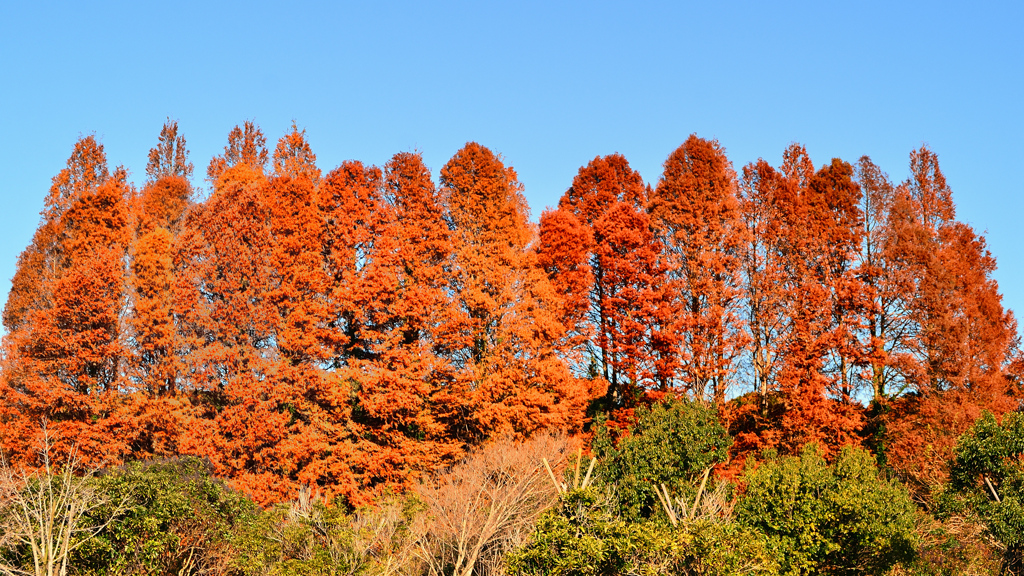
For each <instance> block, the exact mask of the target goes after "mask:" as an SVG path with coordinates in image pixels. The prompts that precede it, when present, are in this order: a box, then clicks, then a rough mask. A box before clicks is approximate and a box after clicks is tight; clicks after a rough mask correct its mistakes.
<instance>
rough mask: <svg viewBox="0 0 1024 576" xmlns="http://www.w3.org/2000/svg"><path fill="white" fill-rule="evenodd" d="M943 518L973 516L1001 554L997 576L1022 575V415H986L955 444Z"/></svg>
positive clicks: (1023, 572) (1023, 428)
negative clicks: (957, 515)
mask: <svg viewBox="0 0 1024 576" xmlns="http://www.w3.org/2000/svg"><path fill="white" fill-rule="evenodd" d="M940 506H941V509H942V512H943V514H945V515H947V516H949V515H954V514H959V513H963V512H970V513H973V514H976V515H977V516H978V517H979V518H980V519H981V521H982V522H983V523H984V525H985V527H986V529H987V532H988V534H989V535H990V536H991V537H992V538H994V539H995V540H997V541H998V542H999V544H1000V545H1001V547H1002V549H1003V558H1002V567H1001V569H1000V572H1001V573H1002V574H1024V414H1021V413H1019V412H1014V413H1009V414H1007V415H1005V416H1004V417H1003V423H1002V425H1000V424H999V423H998V422H997V421H996V418H995V416H993V415H992V413H990V412H985V413H984V414H983V415H982V416H981V418H979V419H978V421H977V422H976V423H975V424H974V426H973V427H972V428H971V429H970V430H968V431H967V433H965V434H964V435H963V436H961V437H960V439H959V441H958V442H957V447H956V456H955V457H954V460H953V462H952V464H951V466H950V484H949V489H948V490H947V491H946V493H944V494H943V496H942V497H941V498H940Z"/></svg>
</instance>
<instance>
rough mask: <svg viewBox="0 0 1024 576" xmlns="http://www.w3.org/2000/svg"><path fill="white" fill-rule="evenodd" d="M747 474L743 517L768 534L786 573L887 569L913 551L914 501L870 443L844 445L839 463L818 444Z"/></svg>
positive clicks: (790, 575)
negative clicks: (884, 472) (885, 470)
mask: <svg viewBox="0 0 1024 576" xmlns="http://www.w3.org/2000/svg"><path fill="white" fill-rule="evenodd" d="M744 479H745V481H746V483H747V488H746V492H745V494H744V495H743V498H742V499H741V500H740V502H739V504H738V505H737V508H736V515H737V520H738V521H739V522H740V523H741V524H743V525H745V526H747V527H749V528H751V529H754V530H758V531H761V532H762V533H764V534H765V535H766V536H767V537H768V541H769V547H770V548H771V550H772V553H773V555H774V556H775V557H776V558H778V559H779V560H780V562H781V573H782V574H783V575H785V576H796V575H805V574H835V575H856V574H885V573H886V571H888V570H889V569H890V568H892V567H893V566H895V565H897V564H901V563H908V562H910V561H912V560H913V558H914V549H915V544H916V539H917V537H916V534H915V530H914V522H915V507H914V504H913V502H912V501H911V500H910V497H909V495H908V494H907V491H906V489H905V488H904V487H902V486H901V485H899V484H898V483H896V482H893V481H888V480H884V479H882V478H881V477H880V476H879V473H878V470H877V468H876V467H875V463H874V458H873V457H872V456H871V454H869V453H868V452H866V451H864V450H861V449H857V448H844V449H843V450H842V451H841V452H840V453H839V456H838V458H837V459H836V462H835V464H834V465H833V466H829V465H828V464H827V463H826V462H825V459H824V458H822V456H821V455H820V454H819V453H818V451H817V450H816V449H815V448H813V447H807V448H805V449H804V451H803V452H802V453H801V455H800V456H798V457H787V458H779V457H775V456H769V458H768V459H767V460H766V461H765V462H764V463H762V464H761V465H760V466H759V467H758V468H757V469H755V470H751V471H748V472H747V474H746V475H745V478H744Z"/></svg>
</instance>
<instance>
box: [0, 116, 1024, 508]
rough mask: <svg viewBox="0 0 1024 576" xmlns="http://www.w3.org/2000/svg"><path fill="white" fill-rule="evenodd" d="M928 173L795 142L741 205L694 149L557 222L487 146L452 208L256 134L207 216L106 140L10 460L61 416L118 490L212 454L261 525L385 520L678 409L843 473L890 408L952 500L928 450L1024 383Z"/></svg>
mask: <svg viewBox="0 0 1024 576" xmlns="http://www.w3.org/2000/svg"><path fill="white" fill-rule="evenodd" d="M268 162H272V164H271V165H270V167H269V168H268ZM911 172H912V176H911V178H910V179H909V180H908V181H907V182H905V183H903V184H902V185H900V186H893V185H891V184H890V183H889V182H888V180H887V178H886V176H885V175H884V174H883V173H882V172H881V171H880V170H879V169H878V168H877V167H875V166H874V165H873V164H871V163H870V160H868V159H867V158H864V159H862V160H861V162H860V163H859V164H858V166H857V169H856V171H855V170H854V168H853V167H852V166H851V165H849V164H847V163H846V162H843V161H841V160H838V159H834V160H832V161H831V162H829V163H827V164H824V165H823V166H821V167H820V168H819V169H817V170H816V169H815V167H814V164H813V163H812V162H811V160H810V157H809V156H808V154H807V151H806V150H805V149H804V148H803V147H801V146H799V145H792V146H790V147H789V148H788V149H787V150H786V151H785V153H784V154H783V162H782V166H781V167H780V168H778V169H775V168H772V167H771V166H770V165H768V163H766V162H764V161H758V162H757V163H755V164H750V165H748V166H747V167H745V168H744V170H743V178H742V180H741V181H739V182H737V178H736V175H735V174H734V173H733V170H732V168H731V164H730V162H729V160H728V158H727V157H726V155H725V152H724V150H723V148H722V147H721V145H719V144H718V143H717V142H715V141H710V140H704V139H701V138H698V137H697V136H690V137H689V138H688V139H687V140H686V141H685V142H684V143H683V145H682V146H680V147H679V148H678V149H677V150H675V151H674V152H673V153H672V154H671V155H670V156H669V157H668V159H667V160H666V162H665V164H664V173H663V175H662V177H661V178H660V180H659V182H658V185H657V188H656V189H653V190H652V189H651V188H650V186H646V185H645V184H644V182H643V179H642V178H641V177H640V175H639V174H638V173H637V172H635V171H634V170H632V169H631V168H630V166H629V163H628V162H627V161H626V159H625V158H624V157H623V156H621V155H618V154H613V155H609V156H604V157H596V158H594V159H593V160H592V161H591V162H589V163H588V164H587V165H586V166H584V167H581V168H580V169H579V172H578V174H577V175H576V177H575V178H574V179H573V182H572V186H571V187H570V188H569V189H568V190H567V191H566V192H565V194H564V195H563V197H562V199H561V201H560V202H559V207H558V209H555V210H548V211H545V212H544V213H543V214H542V215H541V217H540V222H539V226H535V225H534V224H532V223H530V221H529V208H528V206H527V205H526V201H525V199H524V196H523V185H522V184H521V183H520V182H519V181H518V178H517V175H516V172H515V170H514V169H512V168H511V167H510V166H506V165H505V163H504V162H503V161H502V159H501V157H500V156H499V155H497V154H495V153H494V152H492V151H491V150H489V149H487V148H486V147H484V146H481V145H480V144H477V143H473V142H471V143H468V144H466V145H465V146H464V147H463V148H462V149H461V150H459V151H458V152H457V153H456V154H455V155H454V156H453V157H452V158H451V160H450V161H449V162H447V163H446V164H445V166H444V167H443V168H442V169H441V170H440V173H439V178H438V183H437V185H435V182H434V180H433V179H432V175H431V172H430V170H429V169H428V168H427V167H426V166H425V165H424V163H423V158H422V157H421V156H420V155H419V154H417V153H399V154H396V155H395V156H394V157H392V158H391V160H390V161H388V162H387V163H386V164H385V165H384V166H383V167H382V168H378V167H375V166H369V165H364V164H362V163H361V162H358V161H347V162H344V163H343V164H341V165H340V166H338V167H337V168H335V169H334V170H331V171H330V172H328V173H326V174H322V173H321V171H320V169H319V168H318V167H317V165H316V155H315V154H314V153H313V151H312V148H311V146H310V145H309V143H308V141H307V139H306V135H305V131H302V130H299V129H298V128H297V127H296V126H292V128H291V130H290V131H289V132H288V133H287V134H285V135H284V136H283V137H282V138H281V139H280V140H279V141H278V143H277V145H276V147H275V148H274V153H273V155H272V156H271V155H270V154H269V153H268V150H267V148H266V139H265V137H264V136H263V134H262V132H261V131H260V129H259V128H258V127H257V126H256V125H255V124H253V123H251V122H247V123H245V124H244V125H243V126H241V127H236V128H235V129H233V130H232V131H231V133H230V135H229V137H228V143H227V146H226V147H225V150H224V153H223V154H222V155H221V156H218V157H217V158H214V159H213V161H211V163H210V165H209V168H208V171H207V174H208V176H209V179H210V183H211V184H212V187H213V191H212V193H211V194H210V196H209V197H208V198H207V199H205V200H203V201H194V199H193V194H192V192H193V189H192V186H191V183H190V182H189V177H190V176H191V173H192V165H191V163H190V162H189V160H188V157H187V150H186V149H185V140H184V138H183V137H182V136H181V135H180V134H179V132H178V128H177V125H176V123H174V122H170V121H168V122H167V123H166V124H165V125H164V126H163V129H162V130H161V132H160V136H159V140H158V143H157V146H156V147H154V148H153V150H151V151H150V155H149V163H148V165H147V171H146V173H147V180H146V182H145V185H144V187H143V188H142V189H141V190H140V191H138V192H137V193H136V191H135V190H133V189H132V187H131V186H130V185H129V184H128V182H127V176H126V173H125V172H124V171H123V170H121V169H117V170H113V171H110V170H108V168H107V167H106V160H105V157H104V154H103V148H102V146H100V145H99V144H98V143H97V142H96V141H95V139H94V138H92V137H87V138H83V139H82V140H81V141H79V142H78V143H77V144H76V146H75V148H74V151H73V153H72V155H71V158H70V159H69V160H68V166H67V168H66V169H65V170H62V171H61V172H60V173H59V174H58V175H57V176H56V177H55V178H54V180H53V186H52V188H51V190H50V194H49V196H48V198H47V204H46V208H45V210H44V212H43V219H42V222H41V225H40V227H39V229H38V231H37V232H36V235H35V237H34V238H33V243H32V245H30V246H29V247H28V248H27V249H26V250H25V252H24V253H23V254H22V256H21V258H20V259H19V265H18V271H17V273H16V275H15V278H14V283H13V286H12V290H11V293H10V297H9V300H8V304H7V307H6V308H5V311H4V325H5V326H6V328H7V330H8V334H7V336H6V337H5V339H4V342H3V348H4V350H3V357H2V362H3V366H2V368H3V370H2V372H0V393H2V395H3V398H4V400H5V402H3V403H2V404H0V421H2V423H3V427H2V428H0V444H2V447H3V448H4V449H6V450H13V451H14V452H15V453H16V454H17V456H16V457H18V458H21V459H22V460H26V461H27V460H30V459H31V456H30V455H31V450H32V447H33V445H34V443H35V435H36V434H37V422H38V420H39V419H40V418H48V419H50V421H51V423H52V428H51V430H57V431H59V434H60V435H61V437H62V440H61V441H62V442H64V444H62V445H61V446H62V447H63V448H61V449H69V448H70V447H71V446H72V445H74V444H77V445H78V446H79V447H80V448H81V449H82V451H83V453H84V454H85V456H86V457H87V458H89V459H91V460H92V461H93V462H94V463H100V462H104V461H105V462H107V463H108V464H113V463H117V462H120V461H122V460H124V459H129V458H146V457H151V456H169V455H175V454H196V455H200V456H204V457H207V458H209V459H210V460H211V461H212V462H213V463H214V466H215V468H216V470H217V472H218V473H219V474H221V475H223V476H226V477H227V478H229V479H230V481H231V482H232V483H233V484H234V485H235V486H236V487H238V488H241V489H243V490H246V491H248V492H250V493H251V494H253V495H254V496H255V497H256V498H257V499H258V500H259V501H260V502H262V503H270V502H273V501H277V500H281V499H284V498H288V497H290V495H291V494H292V493H293V492H294V491H295V490H297V488H298V486H299V485H301V484H312V485H316V486H318V487H319V489H320V490H321V492H322V493H325V494H328V495H330V496H332V497H337V498H342V499H343V500H345V501H347V502H349V503H352V504H361V503H366V502H368V501H369V499H370V498H371V497H372V495H374V494H377V493H380V492H381V491H383V490H386V489H388V488H389V487H408V486H410V485H412V484H413V483H414V482H415V481H416V479H417V478H418V477H420V476H422V475H423V474H425V473H427V472H429V471H431V470H433V469H436V468H438V467H441V466H443V465H445V464H448V463H451V462H453V461H456V460H457V459H458V458H459V457H461V455H462V454H463V453H464V451H465V449H466V447H467V446H468V445H472V444H475V443H479V442H482V441H485V440H486V439H488V438H491V437H494V436H495V435H505V434H508V435H511V436H513V437H525V436H528V435H530V434H532V433H533V432H535V431H537V430H540V429H543V428H558V429H562V430H566V431H570V432H580V431H582V428H583V427H584V426H585V424H586V415H587V413H588V411H589V410H591V409H592V408H597V409H599V410H600V409H604V410H608V411H609V412H610V413H612V414H613V415H614V414H618V415H620V416H622V417H627V416H628V414H630V413H631V411H632V408H633V407H635V406H636V405H637V404H638V403H640V402H643V401H644V398H645V395H646V396H651V395H655V396H656V395H658V394H664V393H671V391H672V390H675V392H676V393H678V392H684V393H687V394H689V395H690V396H691V397H699V398H702V399H705V400H707V401H710V402H714V403H716V404H718V405H719V408H720V410H721V413H722V414H723V415H724V418H725V419H726V420H728V421H730V423H731V425H732V431H733V432H734V433H735V434H736V435H737V443H736V445H735V446H736V450H737V451H739V452H738V454H739V453H748V452H756V451H757V450H758V449H760V448H764V447H776V448H779V449H782V450H787V451H796V450H797V449H799V448H800V446H801V445H802V444H803V443H805V442H815V443H819V444H821V445H822V446H823V448H824V449H825V452H826V453H827V452H828V451H830V450H831V449H833V448H836V447H838V446H840V445H843V444H849V443H859V442H861V440H862V438H861V436H862V434H864V433H865V427H864V424H865V418H866V415H865V414H866V411H865V409H864V406H863V405H862V404H861V400H863V399H865V398H867V396H868V395H869V394H870V395H871V396H872V398H873V400H874V402H875V406H874V409H873V410H872V412H870V414H872V418H873V420H872V421H871V422H868V424H870V425H871V426H872V428H871V430H882V429H884V430H886V431H887V432H885V433H884V434H882V433H875V437H873V438H871V442H872V445H874V446H878V447H880V448H883V449H885V450H886V452H887V454H888V455H889V457H890V461H891V462H892V463H894V465H896V466H897V467H900V469H901V470H903V471H905V472H906V473H908V474H918V475H919V476H921V478H922V482H924V481H926V480H927V479H928V478H930V477H931V476H932V475H934V474H936V473H941V470H939V471H938V472H936V471H935V470H933V469H932V468H928V463H927V462H923V461H922V460H921V459H922V458H923V457H922V456H921V455H922V454H930V453H928V452H927V450H926V448H927V446H932V447H936V448H934V450H937V452H935V454H939V453H940V452H942V451H943V450H947V449H948V447H949V446H951V445H952V444H951V442H950V438H951V436H950V435H951V434H955V433H956V431H958V430H962V429H964V427H965V426H966V422H967V421H968V420H969V419H970V418H971V417H972V415H973V414H975V413H976V412H977V411H978V410H980V409H981V408H988V409H992V410H994V411H996V412H1001V411H1006V410H1009V409H1012V408H1013V407H1014V406H1015V402H1016V400H1015V397H1014V396H1013V394H1014V392H1013V389H1012V386H1013V385H1015V378H1016V377H1017V376H1019V372H1020V370H1017V368H1019V366H1017V367H1016V368H1014V369H1013V370H1015V371H1014V372H1013V374H1012V375H1011V374H1008V373H1007V371H1008V370H1009V368H1008V366H1007V365H1008V363H1009V362H1010V360H1011V354H1010V352H1011V350H1012V349H1013V346H1014V340H1013V336H1014V333H1015V323H1014V320H1013V318H1012V316H1011V315H1010V314H1009V313H1008V312H1006V311H1004V310H1003V309H1002V305H1001V302H1000V298H999V293H998V287H997V286H996V284H995V282H994V280H992V273H993V272H994V269H995V261H994V258H993V257H992V256H991V254H989V253H988V252H987V250H986V247H985V243H984V239H983V238H981V237H980V236H978V235H977V234H976V233H975V232H974V231H973V230H972V229H971V228H970V227H969V226H967V225H965V224H962V223H958V222H955V221H954V220H953V217H954V209H953V204H952V199H951V193H950V191H949V188H948V185H947V184H946V182H945V179H944V178H943V176H942V173H941V171H940V170H939V168H938V163H937V158H936V157H935V155H934V153H932V152H931V151H929V150H927V149H921V150H919V151H916V152H914V153H913V154H912V157H911ZM744 392H750V394H746V395H743V393H744ZM602 395H603V399H600V402H597V403H595V402H594V400H595V399H599V398H600V397H601V396H602ZM947 401H948V402H947ZM886 410H890V411H889V412H886ZM882 425H884V428H883V426H882ZM940 456H941V454H940Z"/></svg>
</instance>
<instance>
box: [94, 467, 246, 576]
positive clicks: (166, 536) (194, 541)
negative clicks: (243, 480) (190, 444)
mask: <svg viewBox="0 0 1024 576" xmlns="http://www.w3.org/2000/svg"><path fill="white" fill-rule="evenodd" d="M96 482H98V483H99V484H100V487H101V489H102V490H103V491H104V492H106V493H107V495H108V499H109V500H110V501H111V502H120V501H123V500H125V499H127V501H128V502H129V503H130V505H129V507H128V510H127V512H125V513H123V514H122V515H120V516H119V517H118V518H117V519H116V520H115V521H114V522H113V523H111V524H110V525H109V526H107V528H106V530H104V531H103V532H101V533H100V534H99V535H97V537H96V538H94V539H93V540H91V541H90V542H89V543H88V544H87V545H85V546H83V547H82V548H81V549H80V551H79V553H78V555H77V557H76V558H75V562H74V565H75V566H78V567H79V568H80V569H82V570H83V571H88V572H90V573H94V574H110V575H113V574H132V575H154V576H155V575H164V574H192V573H198V572H209V571H213V572H219V573H229V572H230V568H229V567H230V563H231V561H232V557H233V555H234V551H233V547H232V544H231V540H232V538H233V535H234V534H236V533H237V532H239V531H240V530H241V529H242V527H244V526H248V525H251V524H252V523H254V522H255V521H256V519H257V517H258V511H257V508H256V505H255V504H254V503H253V502H252V501H251V500H249V499H248V498H246V497H245V496H244V495H242V494H240V493H238V492H235V491H234V490H231V489H229V488H228V487H227V486H226V485H225V484H224V483H223V482H222V481H221V480H218V479H216V478H214V477H213V475H212V471H211V467H210V465H209V463H207V462H205V461H203V460H199V459H197V458H181V459H174V460H164V461H155V462H148V463H142V462H136V463H132V464H129V465H127V466H125V467H123V468H121V469H117V470H113V471H109V472H108V473H106V474H105V475H104V476H101V477H99V478H97V479H96ZM104 512H105V511H103V510H100V513H101V514H102V513H104Z"/></svg>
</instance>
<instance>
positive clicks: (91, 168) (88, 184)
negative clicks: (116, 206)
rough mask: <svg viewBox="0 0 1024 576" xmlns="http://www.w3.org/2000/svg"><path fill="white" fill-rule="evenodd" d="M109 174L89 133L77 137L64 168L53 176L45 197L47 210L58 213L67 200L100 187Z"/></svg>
mask: <svg viewBox="0 0 1024 576" xmlns="http://www.w3.org/2000/svg"><path fill="white" fill-rule="evenodd" d="M109 174H110V172H109V170H108V169H107V155H106V154H105V153H104V151H103V145H102V144H100V143H99V142H97V141H96V137H95V136H93V135H91V134H90V135H89V136H84V137H82V138H80V139H79V140H78V142H75V149H74V151H73V152H72V153H71V157H70V158H68V163H67V168H65V169H63V170H61V171H60V172H59V173H58V174H57V175H56V176H54V177H53V185H52V186H50V194H49V196H48V197H47V198H46V209H47V211H54V210H56V211H57V212H58V213H59V212H60V211H62V208H61V207H62V206H65V205H66V204H67V203H68V201H69V200H71V199H73V198H75V197H77V196H79V195H81V193H82V191H83V190H88V189H90V188H93V187H96V186H99V185H100V184H102V183H103V182H104V181H105V180H106V179H107V177H108V176H109Z"/></svg>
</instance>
